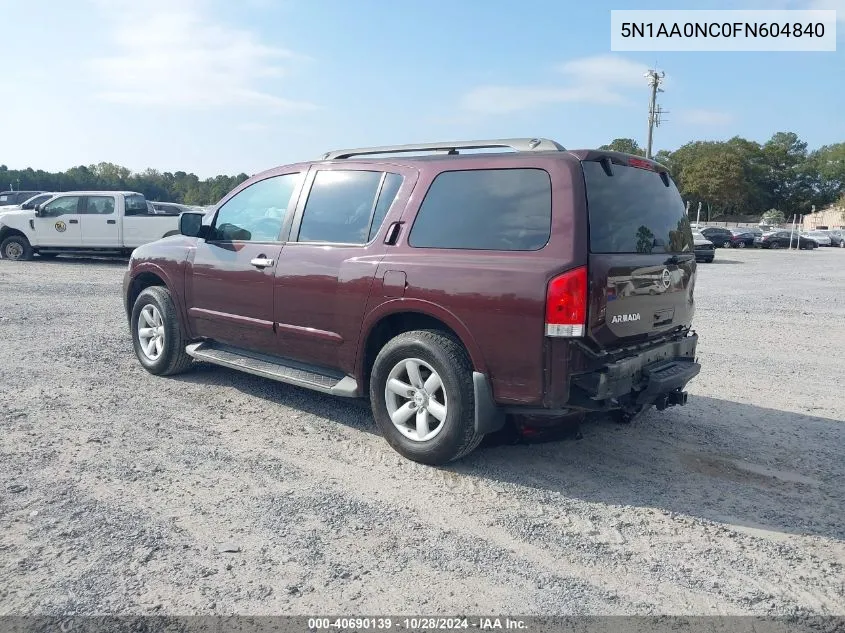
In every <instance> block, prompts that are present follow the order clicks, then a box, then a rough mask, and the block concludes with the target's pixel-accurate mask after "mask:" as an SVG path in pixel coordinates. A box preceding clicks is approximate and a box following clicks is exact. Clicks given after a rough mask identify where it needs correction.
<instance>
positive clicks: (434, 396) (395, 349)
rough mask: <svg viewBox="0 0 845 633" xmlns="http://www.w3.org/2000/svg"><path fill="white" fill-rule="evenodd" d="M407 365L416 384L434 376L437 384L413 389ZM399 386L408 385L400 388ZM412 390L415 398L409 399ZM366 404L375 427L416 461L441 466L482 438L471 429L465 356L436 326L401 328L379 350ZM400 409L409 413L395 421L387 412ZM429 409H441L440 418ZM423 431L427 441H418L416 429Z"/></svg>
mask: <svg viewBox="0 0 845 633" xmlns="http://www.w3.org/2000/svg"><path fill="white" fill-rule="evenodd" d="M409 364H410V365H412V366H416V374H417V381H416V382H417V383H426V384H427V383H428V382H429V380H428V379H429V378H432V376H433V374H436V375H437V377H439V383H440V386H439V387H437V386H436V383H433V385H435V386H434V387H433V388H432V389H430V390H428V391H427V390H426V389H425V388H424V387H425V386H426V385H425V384H423V385H422V386H423V389H414V386H415V385H414V382H415V381H414V378H412V377H411V374H410V373H408V367H409ZM388 381H391V382H392V383H393V384H394V385H398V386H399V387H400V392H396V391H393V390H391V391H389V392H388V390H387V385H388ZM394 381H396V382H394ZM401 385H405V386H408V387H410V389H409V390H408V391H404V390H401ZM400 393H401V395H399V394H400ZM412 393H413V394H415V397H414V398H411V397H409V396H410V395H411V394H412ZM370 403H371V405H372V409H373V417H374V418H375V421H376V425H377V426H378V427H379V429H380V430H381V432H382V435H384V438H385V439H386V440H387V442H388V444H390V445H391V446H392V447H393V448H394V449H395V450H396V452H398V453H399V454H400V455H402V456H404V457H406V458H408V459H410V460H413V461H415V462H420V463H422V464H428V465H429V466H439V465H442V464H446V463H448V462H450V461H453V460H456V459H459V458H461V457H463V456H465V455H467V454H469V453H470V452H471V451H473V450H475V448H476V447H477V446H478V445H479V444H480V443H481V440H482V439H483V437H484V436H483V434H479V433H476V432H475V400H474V391H473V384H472V364H471V363H470V360H469V356H468V355H467V353H466V350H465V349H464V347H463V345H461V343H460V342H459V341H457V340H456V339H455V338H454V337H452V336H450V335H449V334H447V333H445V332H442V331H439V330H414V331H412V332H405V333H404V334H400V335H398V336H396V337H395V338H393V339H391V340H390V341H388V342H387V343H386V344H385V346H384V347H382V348H381V351H379V353H378V356H376V360H375V362H374V363H373V370H372V374H371V377H370ZM426 403H428V404H426ZM415 407H416V408H415ZM399 409H403V410H405V411H406V412H408V413H409V415H407V417H406V418H405V420H403V421H401V422H399V423H398V424H394V422H393V419H392V418H391V410H393V411H394V412H396V413H398V412H399ZM431 410H435V411H440V412H443V416H444V417H443V419H442V420H440V419H438V418H437V417H435V415H434V414H433V413H429V411H431ZM413 411H416V413H413ZM420 413H422V414H423V416H424V418H423V419H424V420H426V423H425V424H424V425H422V426H420V425H419V424H418V422H417V420H419V414H420ZM400 427H401V430H400ZM426 431H427V432H428V433H427V435H424V437H425V438H428V439H420V438H419V434H420V432H423V433H425V432H426Z"/></svg>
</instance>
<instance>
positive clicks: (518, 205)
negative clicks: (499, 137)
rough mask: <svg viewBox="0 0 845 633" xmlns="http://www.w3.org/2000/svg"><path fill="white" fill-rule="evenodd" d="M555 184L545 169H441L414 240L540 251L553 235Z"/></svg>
mask: <svg viewBox="0 0 845 633" xmlns="http://www.w3.org/2000/svg"><path fill="white" fill-rule="evenodd" d="M551 226H552V185H551V179H550V177H549V174H548V173H547V172H545V171H543V170H542V169H477V170H469V171H447V172H443V173H441V174H440V175H438V176H437V177H436V178H435V179H434V182H432V183H431V187H430V188H429V190H428V193H426V195H425V199H424V200H423V203H422V205H421V206H420V210H419V212H418V213H417V217H416V220H415V221H414V226H413V227H412V228H411V234H410V236H409V238H408V243H409V244H410V245H411V246H414V247H417V248H459V249H472V250H496V251H536V250H540V249H541V248H543V246H545V245H546V243H547V242H548V241H549V237H550V236H551Z"/></svg>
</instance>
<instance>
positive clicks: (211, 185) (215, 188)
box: [0, 163, 248, 205]
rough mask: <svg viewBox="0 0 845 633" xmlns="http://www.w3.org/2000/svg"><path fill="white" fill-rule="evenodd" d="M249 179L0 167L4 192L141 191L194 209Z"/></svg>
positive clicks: (104, 168)
mask: <svg viewBox="0 0 845 633" xmlns="http://www.w3.org/2000/svg"><path fill="white" fill-rule="evenodd" d="M247 178H248V176H247V175H246V174H238V175H237V176H215V177H214V178H206V179H205V180H200V179H199V178H198V177H197V175H196V174H188V173H185V172H184V171H177V172H175V173H170V172H169V171H165V172H160V171H158V170H155V169H147V170H145V171H142V172H138V173H133V172H131V171H129V170H128V169H127V168H126V167H121V166H120V165H115V164H113V163H99V164H97V165H91V166H88V167H86V166H84V165H82V166H79V167H71V168H70V169H68V170H67V171H63V172H57V173H51V172H46V171H44V170H41V169H38V170H34V169H32V168H27V169H21V170H14V169H9V168H8V167H6V165H0V190H3V189H5V188H6V187H10V186H11V187H13V188H14V189H16V190H23V191H26V190H27V189H29V190H40V191H85V190H89V191H90V190H97V189H100V190H104V191H120V190H123V191H137V192H138V193H142V194H144V197H145V198H147V200H155V201H158V202H182V203H184V204H194V205H208V204H214V203H216V202H217V201H218V200H220V199H221V198H222V197H223V196H225V195H226V194H227V193H229V192H230V191H231V190H232V189H234V188H235V187H236V186H237V185H239V184H241V183H242V182H243V181H244V180H246V179H247Z"/></svg>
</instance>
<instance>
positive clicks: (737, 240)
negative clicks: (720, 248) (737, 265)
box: [725, 229, 755, 248]
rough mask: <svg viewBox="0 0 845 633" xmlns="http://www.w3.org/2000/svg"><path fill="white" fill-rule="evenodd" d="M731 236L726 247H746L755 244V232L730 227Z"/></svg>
mask: <svg viewBox="0 0 845 633" xmlns="http://www.w3.org/2000/svg"><path fill="white" fill-rule="evenodd" d="M730 232H731V238H730V239H729V240H728V241H727V242H725V247H726V248H746V247H751V246H754V238H755V235H754V233H751V232H750V231H748V230H746V229H730Z"/></svg>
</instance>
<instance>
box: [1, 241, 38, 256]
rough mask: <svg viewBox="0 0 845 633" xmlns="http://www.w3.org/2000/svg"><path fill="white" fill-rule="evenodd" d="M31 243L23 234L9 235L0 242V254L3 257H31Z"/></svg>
mask: <svg viewBox="0 0 845 633" xmlns="http://www.w3.org/2000/svg"><path fill="white" fill-rule="evenodd" d="M32 253H33V251H32V245H31V244H30V243H29V240H28V239H26V237H25V236H23V235H11V236H9V237H7V238H6V239H5V240H3V243H2V244H0V256H2V257H3V259H13V260H18V261H26V260H29V259H32Z"/></svg>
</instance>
